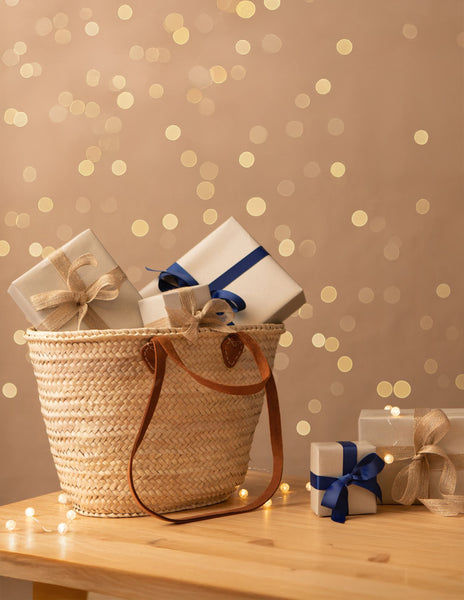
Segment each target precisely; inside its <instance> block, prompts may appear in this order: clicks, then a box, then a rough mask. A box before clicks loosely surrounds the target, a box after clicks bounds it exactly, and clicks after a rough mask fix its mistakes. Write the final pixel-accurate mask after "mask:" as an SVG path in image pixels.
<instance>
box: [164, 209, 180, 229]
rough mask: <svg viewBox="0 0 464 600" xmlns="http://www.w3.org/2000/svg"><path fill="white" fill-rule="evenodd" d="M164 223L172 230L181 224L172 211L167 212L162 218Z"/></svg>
mask: <svg viewBox="0 0 464 600" xmlns="http://www.w3.org/2000/svg"><path fill="white" fill-rule="evenodd" d="M162 224H163V227H164V228H165V229H168V230H172V229H175V228H176V227H177V225H179V219H178V218H177V217H176V215H173V214H172V213H167V214H166V215H164V217H163V219H162Z"/></svg>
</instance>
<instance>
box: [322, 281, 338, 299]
mask: <svg viewBox="0 0 464 600" xmlns="http://www.w3.org/2000/svg"><path fill="white" fill-rule="evenodd" d="M336 299H337V290H336V289H335V288H334V287H333V286H332V285H326V286H325V287H323V288H322V290H321V300H322V302H325V303H326V304H330V303H331V302H334V301H335V300H336Z"/></svg>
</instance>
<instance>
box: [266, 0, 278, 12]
mask: <svg viewBox="0 0 464 600" xmlns="http://www.w3.org/2000/svg"><path fill="white" fill-rule="evenodd" d="M264 6H265V7H266V8H267V9H268V10H277V9H278V8H279V6H280V0H264Z"/></svg>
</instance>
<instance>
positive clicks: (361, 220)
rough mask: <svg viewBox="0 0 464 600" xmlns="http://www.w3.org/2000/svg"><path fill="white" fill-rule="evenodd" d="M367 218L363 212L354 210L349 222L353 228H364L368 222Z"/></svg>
mask: <svg viewBox="0 0 464 600" xmlns="http://www.w3.org/2000/svg"><path fill="white" fill-rule="evenodd" d="M368 219H369V217H368V216H367V213H366V212H365V211H364V210H355V211H354V213H353V214H352V215H351V222H352V223H353V225H354V226H355V227H364V225H366V223H367V221H368Z"/></svg>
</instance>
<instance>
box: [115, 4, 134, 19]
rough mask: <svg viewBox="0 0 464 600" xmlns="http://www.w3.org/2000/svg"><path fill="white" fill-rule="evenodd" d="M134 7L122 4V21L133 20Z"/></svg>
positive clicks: (120, 15) (120, 13) (120, 10)
mask: <svg viewBox="0 0 464 600" xmlns="http://www.w3.org/2000/svg"><path fill="white" fill-rule="evenodd" d="M132 14H133V11H132V7H131V6H130V5H129V4H121V6H120V7H119V8H118V17H119V18H120V19H121V21H129V19H131V18H132Z"/></svg>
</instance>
